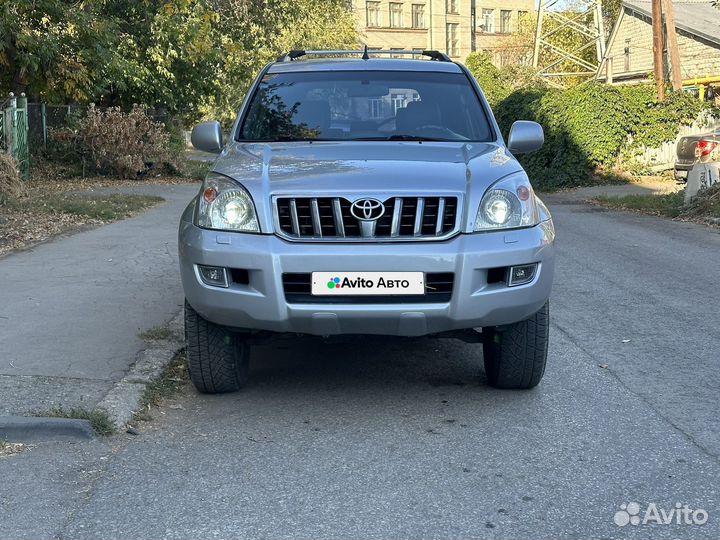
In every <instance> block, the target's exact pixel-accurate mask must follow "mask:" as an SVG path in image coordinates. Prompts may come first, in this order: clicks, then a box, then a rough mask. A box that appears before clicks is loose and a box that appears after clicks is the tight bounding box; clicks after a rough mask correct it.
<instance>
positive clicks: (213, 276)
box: [197, 264, 228, 287]
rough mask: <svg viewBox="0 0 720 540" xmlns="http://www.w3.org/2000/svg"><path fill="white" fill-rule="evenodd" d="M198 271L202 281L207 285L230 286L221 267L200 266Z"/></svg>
mask: <svg viewBox="0 0 720 540" xmlns="http://www.w3.org/2000/svg"><path fill="white" fill-rule="evenodd" d="M197 269H198V274H200V279H201V280H202V281H203V283H204V284H205V285H210V286H211V287H227V286H228V280H227V273H226V272H225V269H224V268H222V267H220V266H202V265H200V264H198V265H197Z"/></svg>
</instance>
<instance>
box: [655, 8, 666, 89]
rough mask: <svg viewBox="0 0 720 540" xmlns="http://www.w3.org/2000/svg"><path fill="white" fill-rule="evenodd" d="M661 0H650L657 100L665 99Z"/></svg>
mask: <svg viewBox="0 0 720 540" xmlns="http://www.w3.org/2000/svg"><path fill="white" fill-rule="evenodd" d="M660 2H661V0H652V29H653V63H654V65H655V87H656V88H657V97H658V101H665V68H664V66H663V28H662V27H663V24H662V5H661V3H660Z"/></svg>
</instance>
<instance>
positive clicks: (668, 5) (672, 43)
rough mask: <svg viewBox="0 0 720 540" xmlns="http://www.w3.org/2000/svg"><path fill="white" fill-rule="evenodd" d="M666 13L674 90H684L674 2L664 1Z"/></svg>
mask: <svg viewBox="0 0 720 540" xmlns="http://www.w3.org/2000/svg"><path fill="white" fill-rule="evenodd" d="M663 11H664V12H665V30H666V32H667V48H668V53H669V54H670V81H671V82H672V87H673V90H675V91H676V92H679V91H680V90H682V75H681V73H680V52H679V51H678V42H677V33H676V32H675V8H674V7H673V3H672V0H663Z"/></svg>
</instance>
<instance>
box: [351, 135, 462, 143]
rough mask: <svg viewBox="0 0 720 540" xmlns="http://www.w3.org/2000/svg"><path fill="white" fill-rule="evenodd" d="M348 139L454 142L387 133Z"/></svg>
mask: <svg viewBox="0 0 720 540" xmlns="http://www.w3.org/2000/svg"><path fill="white" fill-rule="evenodd" d="M348 140H350V141H419V142H423V141H426V142H455V141H453V140H451V139H438V138H436V137H423V136H421V135H388V136H387V137H358V138H356V139H348Z"/></svg>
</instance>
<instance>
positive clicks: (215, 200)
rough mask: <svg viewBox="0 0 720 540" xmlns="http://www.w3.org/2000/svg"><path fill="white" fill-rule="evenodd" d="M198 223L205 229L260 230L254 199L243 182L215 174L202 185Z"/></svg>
mask: <svg viewBox="0 0 720 540" xmlns="http://www.w3.org/2000/svg"><path fill="white" fill-rule="evenodd" d="M199 199H200V202H199V204H198V219H197V224H198V226H200V227H203V228H205V229H217V230H221V231H244V232H260V227H259V226H258V221H257V216H256V214H255V206H254V205H253V201H252V198H251V197H250V195H249V194H248V192H247V191H245V190H244V189H243V188H242V187H241V186H240V184H238V183H237V182H234V181H232V180H230V179H229V178H227V177H226V176H222V175H219V174H215V173H210V174H208V176H207V178H205V181H204V182H203V185H202V190H201V192H200V198H199Z"/></svg>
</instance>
